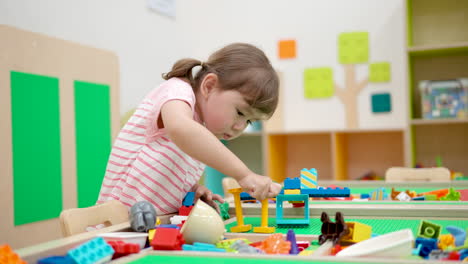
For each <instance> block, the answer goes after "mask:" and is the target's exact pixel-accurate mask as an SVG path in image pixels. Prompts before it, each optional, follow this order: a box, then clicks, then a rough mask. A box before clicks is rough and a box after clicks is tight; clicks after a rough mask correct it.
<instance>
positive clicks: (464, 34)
mask: <svg viewBox="0 0 468 264" xmlns="http://www.w3.org/2000/svg"><path fill="white" fill-rule="evenodd" d="M467 12H468V1H464V0H444V1H440V0H408V30H409V42H410V43H411V44H410V45H412V46H433V45H440V44H444V43H459V42H461V43H463V42H465V43H466V42H467V41H468V30H466V29H467V25H468V20H467V17H466V14H467Z"/></svg>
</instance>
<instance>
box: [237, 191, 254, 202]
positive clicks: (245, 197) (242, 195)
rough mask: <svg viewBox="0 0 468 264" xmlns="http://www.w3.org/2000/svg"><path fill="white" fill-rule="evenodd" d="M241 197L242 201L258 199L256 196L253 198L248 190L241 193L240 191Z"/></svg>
mask: <svg viewBox="0 0 468 264" xmlns="http://www.w3.org/2000/svg"><path fill="white" fill-rule="evenodd" d="M240 199H241V200H242V201H255V200H256V199H255V198H253V197H252V196H250V194H249V193H247V192H241V193H240Z"/></svg>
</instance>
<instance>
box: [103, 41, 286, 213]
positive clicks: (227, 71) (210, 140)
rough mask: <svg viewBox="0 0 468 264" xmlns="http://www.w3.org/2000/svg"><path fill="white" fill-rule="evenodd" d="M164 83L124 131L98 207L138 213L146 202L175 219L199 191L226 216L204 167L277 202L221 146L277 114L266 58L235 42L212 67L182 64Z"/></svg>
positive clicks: (260, 179)
mask: <svg viewBox="0 0 468 264" xmlns="http://www.w3.org/2000/svg"><path fill="white" fill-rule="evenodd" d="M197 66H200V67H199V68H200V69H199V71H198V72H197V73H196V74H195V76H193V74H192V69H193V68H194V67H197ZM163 78H164V79H165V80H166V81H165V82H163V83H162V84H161V85H160V86H159V87H157V88H155V89H154V90H153V91H151V92H150V93H149V94H148V95H147V96H146V98H145V99H144V100H143V102H142V103H141V104H140V105H139V106H138V108H137V109H136V111H135V113H134V114H133V116H132V117H131V118H130V119H129V121H128V122H127V123H126V124H125V126H124V127H123V128H122V130H121V131H120V133H119V135H118V137H117V139H116V141H115V143H114V146H113V148H112V152H111V155H110V158H109V162H108V164H107V169H106V174H105V177H104V181H103V183H102V187H101V191H100V194H99V199H98V203H101V202H104V201H107V200H111V199H116V200H120V201H121V202H122V203H123V204H125V205H127V206H128V207H131V206H132V205H133V204H134V203H136V202H137V201H142V200H146V201H149V202H151V203H152V204H153V205H154V206H155V207H156V209H157V210H158V213H162V214H168V213H173V212H177V211H178V209H179V208H180V207H181V206H182V200H183V198H184V197H185V195H186V193H187V192H189V191H194V192H195V193H196V195H195V199H198V198H201V199H203V200H204V201H205V202H207V203H209V204H210V205H212V206H214V207H215V208H216V209H218V210H219V208H218V207H217V205H216V203H215V202H214V200H217V201H219V202H221V203H222V202H224V201H223V199H222V198H221V197H220V196H219V195H216V194H212V193H211V192H210V191H209V190H208V189H207V188H206V187H204V186H201V185H199V184H197V182H198V181H199V179H200V176H201V175H202V173H203V170H204V167H205V165H204V164H206V165H208V166H211V167H213V168H215V169H216V170H218V171H220V172H222V173H224V174H225V175H228V176H231V177H233V178H235V179H236V180H237V181H238V183H239V185H240V186H241V187H242V188H243V189H244V190H246V191H247V192H249V194H250V195H251V196H253V197H255V198H257V199H258V200H263V199H265V198H268V197H275V196H276V195H277V194H278V193H279V192H280V190H281V186H280V185H279V184H277V183H272V181H271V179H270V178H269V177H265V176H261V175H258V174H256V173H254V172H252V171H251V170H249V169H248V168H247V166H246V165H245V164H244V163H243V162H242V161H241V160H239V159H238V158H237V157H236V156H235V155H234V154H233V153H232V152H231V151H230V150H229V149H228V148H226V147H225V146H224V145H223V144H222V143H221V142H220V141H219V139H225V140H231V139H233V138H236V137H238V136H239V135H240V134H241V133H242V131H243V130H244V128H245V127H246V126H247V125H248V124H249V123H250V122H252V121H255V120H266V119H268V118H269V117H270V116H271V115H272V114H273V112H274V110H275V108H276V105H277V102H278V82H279V81H278V77H277V75H276V72H275V71H274V69H273V67H272V66H271V64H270V62H269V60H268V58H267V57H266V56H265V54H264V53H263V52H262V51H261V50H260V49H258V48H256V47H254V46H252V45H249V44H243V43H234V44H231V45H228V46H226V47H224V48H222V49H220V50H218V51H216V52H215V53H213V54H212V55H211V56H210V57H209V59H208V61H207V62H202V61H199V60H195V59H182V60H179V61H177V62H176V63H175V64H174V66H173V67H172V70H171V71H170V72H169V73H167V74H164V75H163Z"/></svg>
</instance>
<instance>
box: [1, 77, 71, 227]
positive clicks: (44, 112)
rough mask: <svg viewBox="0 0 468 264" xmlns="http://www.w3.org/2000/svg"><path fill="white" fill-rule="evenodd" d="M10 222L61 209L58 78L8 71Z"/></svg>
mask: <svg viewBox="0 0 468 264" xmlns="http://www.w3.org/2000/svg"><path fill="white" fill-rule="evenodd" d="M10 78H11V121H12V127H11V129H12V141H13V142H12V144H13V149H12V151H13V199H14V218H15V219H14V223H15V225H22V224H27V223H32V222H36V221H41V220H46V219H51V218H56V217H58V216H59V214H60V212H61V211H62V167H61V164H62V161H61V153H60V112H59V108H60V107H59V80H58V79H57V78H54V77H48V76H41V75H35V74H29V73H22V72H15V71H12V72H11V73H10Z"/></svg>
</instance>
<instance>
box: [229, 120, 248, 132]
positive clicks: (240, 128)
mask: <svg viewBox="0 0 468 264" xmlns="http://www.w3.org/2000/svg"><path fill="white" fill-rule="evenodd" d="M246 126H247V124H246V123H245V122H240V121H237V122H235V123H234V125H233V126H232V128H233V129H234V130H235V131H236V132H242V131H244V129H245V127H246Z"/></svg>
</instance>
